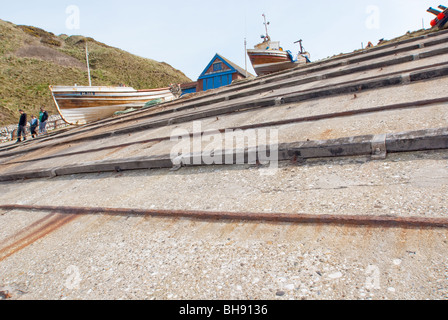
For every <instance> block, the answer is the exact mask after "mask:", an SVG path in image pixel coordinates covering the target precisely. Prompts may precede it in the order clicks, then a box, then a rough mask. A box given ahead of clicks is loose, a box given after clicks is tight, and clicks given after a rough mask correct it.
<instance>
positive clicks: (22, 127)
mask: <svg viewBox="0 0 448 320" xmlns="http://www.w3.org/2000/svg"><path fill="white" fill-rule="evenodd" d="M19 112H20V120H19V127H18V128H17V142H20V141H22V137H23V141H25V140H26V130H25V129H26V125H27V121H26V113H25V112H24V111H23V110H22V109H20V110H19Z"/></svg>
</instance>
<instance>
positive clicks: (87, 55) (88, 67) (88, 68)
mask: <svg viewBox="0 0 448 320" xmlns="http://www.w3.org/2000/svg"><path fill="white" fill-rule="evenodd" d="M86 61H87V73H88V75H89V87H91V86H92V79H91V78H90V65H89V49H88V48H87V39H86Z"/></svg>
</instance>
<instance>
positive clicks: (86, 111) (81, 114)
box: [50, 42, 180, 125]
mask: <svg viewBox="0 0 448 320" xmlns="http://www.w3.org/2000/svg"><path fill="white" fill-rule="evenodd" d="M86 60H87V70H88V77H89V86H77V85H75V86H50V91H51V94H52V96H53V100H54V102H55V104H56V108H57V110H58V112H59V114H60V115H61V118H62V119H63V120H64V121H65V122H67V123H68V124H71V125H84V124H88V123H91V122H95V121H99V120H103V119H106V118H109V117H111V116H113V115H114V114H115V113H116V112H119V111H125V110H128V109H139V108H143V107H145V106H147V105H150V106H154V105H156V104H159V103H163V102H168V101H172V100H175V99H176V98H178V97H179V96H180V94H179V92H178V90H177V89H178V88H176V86H171V87H168V88H159V89H148V90H135V89H134V88H131V87H126V86H117V87H112V86H92V80H91V77H90V66H89V52H88V48H87V42H86Z"/></svg>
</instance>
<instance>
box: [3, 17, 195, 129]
mask: <svg viewBox="0 0 448 320" xmlns="http://www.w3.org/2000/svg"><path fill="white" fill-rule="evenodd" d="M86 41H87V43H88V48H89V62H90V67H91V77H92V84H93V85H111V86H116V85H120V84H125V85H127V86H131V87H134V88H135V89H152V88H161V87H167V86H169V85H170V84H171V83H185V82H191V80H190V79H188V78H187V77H186V76H185V75H184V74H183V73H182V72H180V71H179V70H176V69H174V68H172V67H171V66H169V65H168V64H166V63H164V62H157V61H154V60H151V59H145V58H141V57H138V56H135V55H132V54H130V53H128V52H125V51H123V50H120V49H117V48H113V47H110V46H107V45H105V44H103V43H100V42H98V41H95V40H94V39H92V38H87V39H86V38H85V37H82V36H67V35H60V36H55V35H54V34H52V33H50V32H46V31H44V30H42V29H39V28H35V27H30V26H17V25H14V24H12V23H10V22H6V21H3V20H0V125H8V124H15V123H16V122H17V121H18V120H17V119H18V116H19V115H18V109H19V108H23V109H24V110H25V111H26V112H27V113H28V114H29V115H31V114H37V113H38V110H39V108H40V107H41V106H42V105H44V106H46V107H47V110H49V111H50V113H51V114H56V113H57V110H56V107H55V105H54V102H53V100H52V98H51V93H50V90H49V89H48V87H49V86H50V85H69V86H71V85H74V84H78V85H88V75H87V67H86V57H85V42H86Z"/></svg>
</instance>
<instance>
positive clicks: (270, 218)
mask: <svg viewBox="0 0 448 320" xmlns="http://www.w3.org/2000/svg"><path fill="white" fill-rule="evenodd" d="M0 210H5V211H14V210H20V211H44V212H55V213H60V214H70V215H73V214H76V215H92V214H105V215H116V216H150V217H161V218H188V219H195V220H212V221H213V220H214V221H219V220H239V221H247V222H250V221H254V222H267V223H292V224H318V225H349V226H366V227H388V228H448V218H427V217H415V216H412V217H400V216H390V215H381V216H376V215H328V214H322V215H312V214H293V213H255V212H213V211H198V210H191V211H188V210H146V209H131V208H99V207H69V206H36V205H32V206H28V205H17V204H11V205H0Z"/></svg>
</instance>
